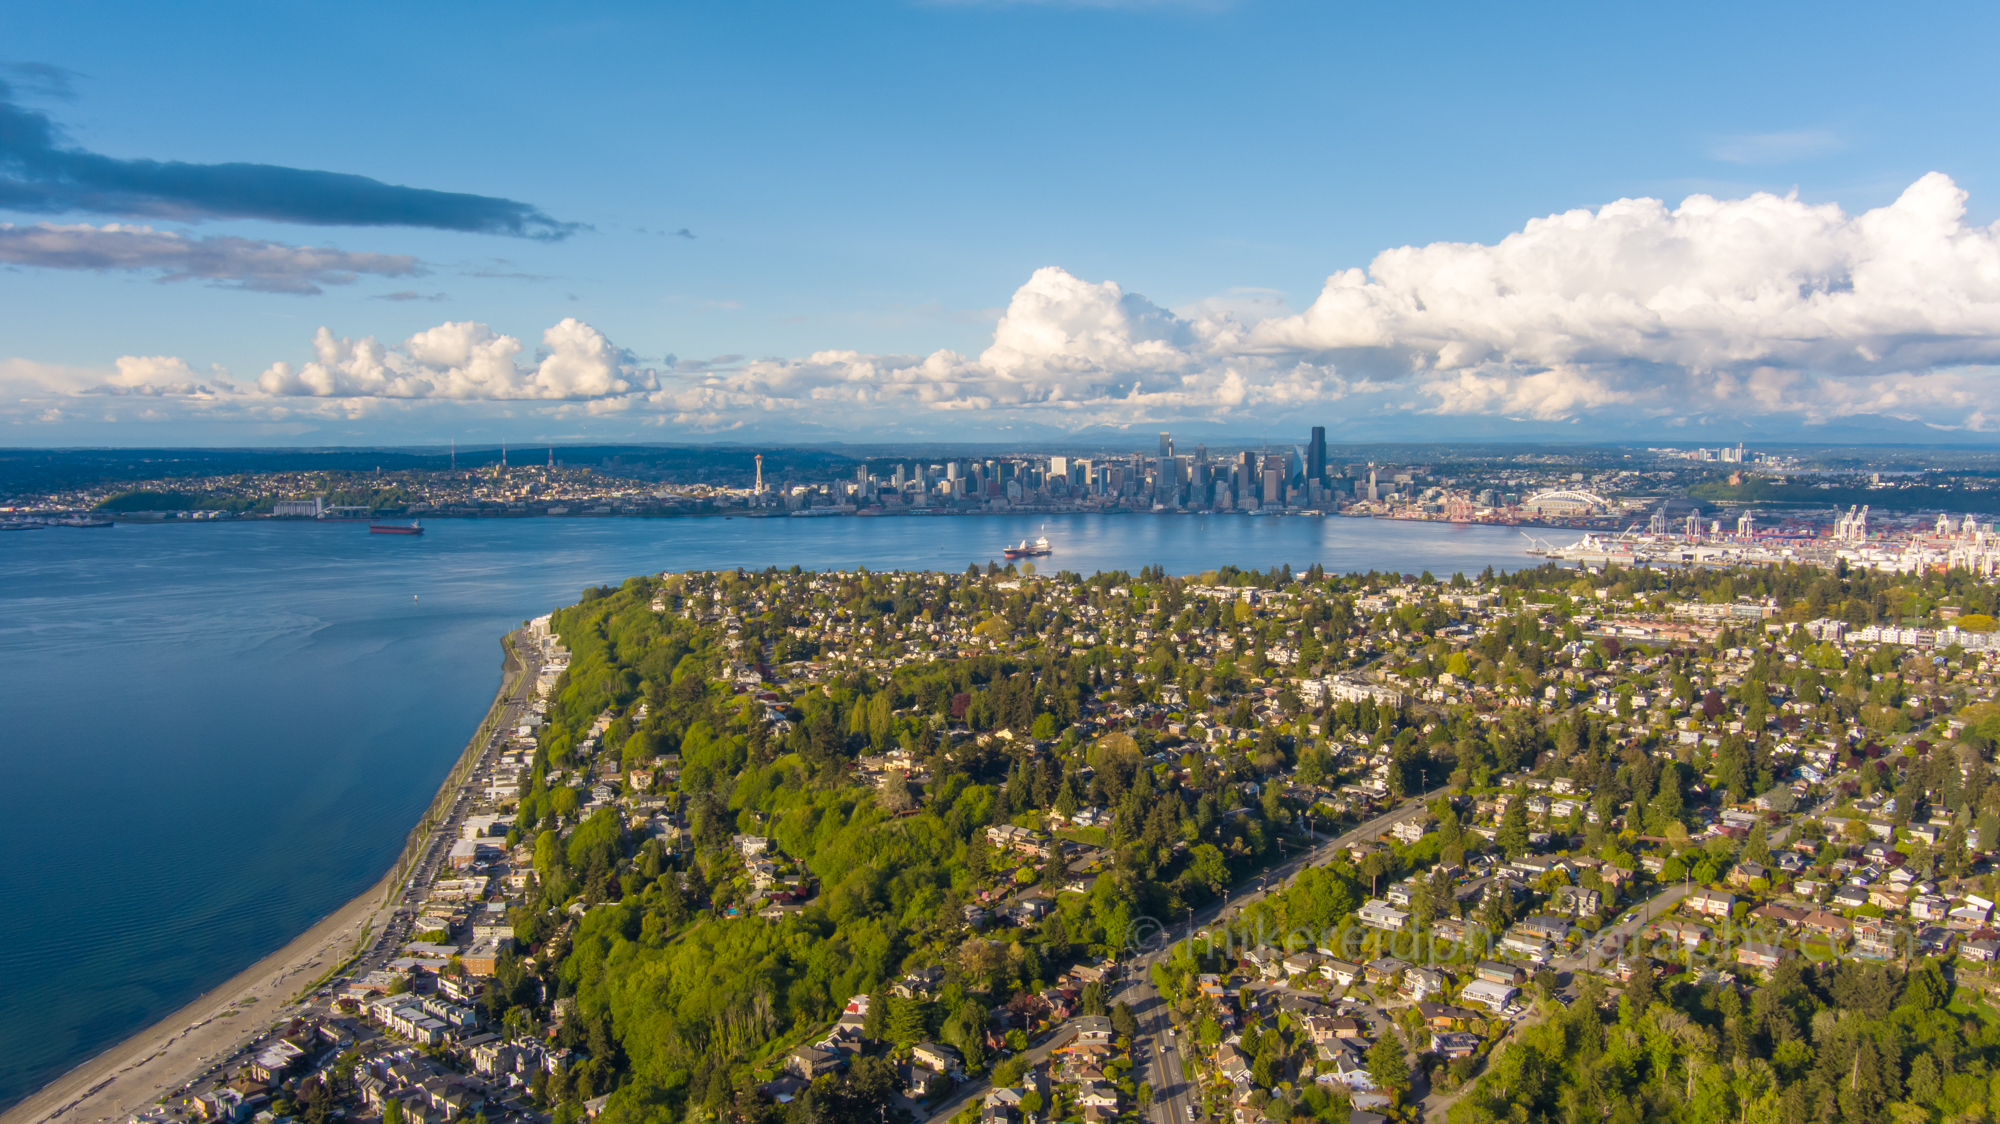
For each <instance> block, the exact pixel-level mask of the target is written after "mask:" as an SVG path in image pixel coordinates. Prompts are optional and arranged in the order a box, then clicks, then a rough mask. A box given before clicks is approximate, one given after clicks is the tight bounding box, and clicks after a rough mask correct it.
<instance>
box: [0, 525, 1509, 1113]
mask: <svg viewBox="0 0 2000 1124" xmlns="http://www.w3.org/2000/svg"><path fill="white" fill-rule="evenodd" d="M1044 525H1046V526H1047V528H1048V534H1049V537H1050V538H1051V539H1052V540H1053V541H1054V542H1055V545H1056V554H1055V556H1054V557H1052V558H1048V559H1044V560H1043V566H1044V568H1045V569H1055V568H1066V569H1072V570H1077V571H1079V572H1082V573H1085V574H1089V573H1091V572H1093V571H1095V570H1099V569H1126V570H1137V569H1138V568H1139V567H1141V566H1146V565H1149V564H1155V563H1157V564H1159V565H1162V566H1164V567H1166V569H1167V570H1168V572H1170V573H1194V572H1199V571H1201V570H1205V569H1212V568H1215V567H1217V566H1221V565H1224V564H1234V565H1238V566H1244V567H1256V568H1259V569H1265V568H1269V567H1271V566H1277V565H1281V564H1285V563H1290V564H1291V566H1292V568H1293V569H1295V570H1297V569H1303V568H1305V567H1306V566H1308V565H1311V564H1312V563H1315V562H1317V563H1320V564H1321V565H1324V566H1325V567H1327V569H1329V570H1332V571H1335V572H1345V571H1348V570H1356V569H1360V570H1366V569H1371V568H1372V569H1383V570H1399V571H1409V572H1418V571H1421V570H1424V569H1429V570H1431V571H1433V572H1435V573H1437V574H1439V575H1441V576H1442V575H1446V574H1449V573H1451V572H1452V571H1454V570H1463V571H1465V572H1467V573H1473V572H1476V571H1478V570H1480V569H1482V568H1484V567H1485V566H1486V565H1488V564H1489V563H1490V564H1493V565H1496V566H1500V567H1502V568H1508V567H1514V566H1519V565H1523V564H1525V562H1526V561H1527V559H1526V558H1525V557H1524V556H1523V555H1522V554H1521V553H1520V550H1521V547H1522V546H1523V545H1525V540H1523V539H1522V538H1521V536H1520V535H1519V534H1517V533H1516V532H1514V531H1510V530H1505V529H1501V528H1489V527H1455V526H1450V525H1447V524H1420V523H1392V522H1386V521H1371V520H1358V519H1324V520H1322V519H1250V518H1243V517H1240V516H1234V517H1201V516H1143V515H1142V516H1066V517H1054V518H1048V519H1046V520H1044V519H1041V518H1028V517H1021V518H1010V517H981V518H956V519H917V518H909V519H894V518H889V519H810V520H808V519H740V518H739V519H734V520H723V519H674V520H637V519H600V520H581V519H530V520H516V521H471V520H441V521H438V522H435V523H432V524H430V525H429V527H428V532H429V533H427V534H425V535H424V536H422V537H421V538H415V537H412V538H404V537H389V536H383V535H370V534H368V533H367V529H366V528H365V527H364V526H362V525H360V524H354V523H337V524H311V523H282V524H279V523H221V524H207V525H199V524H189V525H178V526H177V525H171V524H163V525H151V526H143V525H130V524H121V525H119V526H117V527H115V528H112V529H109V530H71V529H51V530H43V531H29V532H19V533H11V534H5V535H0V700H4V707H5V710H4V722H5V730H6V736H5V738H4V739H0V770H4V775H5V777H6V780H7V784H6V785H5V786H4V791H6V792H7V793H8V794H10V799H8V800H7V801H6V802H5V809H4V812H0V854H4V855H5V856H6V860H5V861H4V862H0V901H4V902H5V903H6V908H5V909H4V910H0V996H4V997H5V998H4V1001H0V1105H6V1104H8V1103H11V1102H13V1101H15V1100H17V1099H19V1098H20V1097H23V1096H25V1095H27V1094H28V1093H29V1092H31V1091H33V1090H34V1089H35V1088H36V1087H37V1086H39V1085H40V1084H42V1083H44V1082H46V1081H48V1080H50V1079H52V1078H54V1077H55V1076H56V1075H57V1074H59V1073H60V1072H61V1071H63V1070H64V1069H66V1068H68V1067H69V1066H71V1065H74V1064H76V1063H77V1062H79V1061H81V1060H83V1059H84V1058H86V1057H88V1056H90V1055H91V1054H93V1053H96V1052H97V1051H99V1050H101V1049H103V1048H105V1047H106V1046H109V1045H111V1044H112V1043H114V1042H116V1041H117V1040H119V1039H120V1038H123V1037H124V1036H126V1035H127V1034H129V1033H131V1032H132V1031H134V1030H136V1029H138V1028H140V1027H142V1026H145V1025H147V1024H149V1023H151V1022H153V1021H154V1020H156V1019H158V1018H160V1017H162V1016H163V1015H165V1014H166V1013H167V1012H169V1011H171V1010H173V1009H175V1008H176V1007H179V1006H180V1005H182V1004H184V1003H186V1002H187V1001H189V1000H190V999H192V998H193V997H194V996H196V995H198V994H199V993H201V992H203V991H205V990H207V989H208V988H211V987H214V986H215V985H217V984H219V983H221V982H222V981H224V980H226V979H227V978H229V977H230V976H232V975H234V974H235V973H236V972H238V971H241V970H242V969H243V968H244V967H246V966H248V965H249V964H250V963H252V962H254V961H255V960H257V959H258V958H259V957H262V956H264V955H265V954H267V953H269V952H271V951H272V950H274V949H276V948H277V947H279V946H280V945H283V944H284V943H285V942H286V941H288V940H290V939H291V938H292V937H294V936H296V935H297V934H298V933H299V932H301V931H303V930H304V929H306V928H307V927H309V926H310V925H311V924H312V923H313V922H315V921H316V920H318V919H319V918H320V917H322V916H324V915H325V914H327V913H329V912H331V911H332V910H333V909H335V908H338V907H339V906H340V905H341V904H343V903H345V902H346V901H347V900H349V899H350V898H352V897H353V896H354V895H355V894H357V893H359V892H361V891H362V890H363V889H364V888H366V887H367V886H368V885H370V884H371V883H373V882H374V881H375V880H376V879H377V878H379V877H380V876H381V874H382V872H383V871H384V870H385V869H386V868H387V866H388V864H389V862H390V861H391V860H392V859H393V858H394V857H395V854H396V852H397V850H398V849H399V848H400V846H401V844H402V841H403V838H404V835H405V833H406V832H407V831H408V830H409V827H410V825H411V824H412V823H414V822H415V820H416V818H417V816H418V815H419V814H420V813H421V811H422V809H423V807H424V805H425V804H426V803H427V802H428V801H429V800H430V797H431V795H432V794H433V792H434V791H435V790H436V788H437V785H438V784H439V783H440V782H441V780H442V779H443V777H444V773H445V771H446V769H447V768H449V767H450V764H451V762H452V761H453V759H454V758H455V757H456V756H457V754H458V751H459V750H460V749H461V748H462V747H463V745H464V742H465V739H466V738H467V737H468V736H470V734H471V732H472V730H473V728H474V727H475V726H476V725H477V723H478V721H479V718H480V716H481V714H482V713H483V711H484V708H485V706H486V704H487V702H488V701H489V700H490V699H491V698H492V695H493V692H494V690H495V688H496V687H497V686H498V683H499V675H500V648H499V643H498V641H499V637H500V636H501V634H502V633H504V632H505V631H506V630H507V629H508V628H510V627H512V626H515V625H518V624H519V623H520V622H521V621H522V620H523V619H525V618H528V617H532V616H536V615H539V614H541V613H543V612H546V611H548V610H549V609H551V608H555V607H557V606H559V605H563V604H568V603H570V602H572V601H574V600H575V599H576V596H577V593H578V591H579V590H581V589H582V588H583V587H584V586H585V585H590V584H596V583H599V582H606V581H611V582H616V581H619V580H622V579H624V578H626V577H628V576H630V575H632V574H637V573H645V572H649V571H658V570H668V569H702V568H710V567H723V566H729V567H734V566H739V565H740V566H747V567H753V568H761V567H764V566H767V565H775V566H780V567H788V566H791V565H794V564H796V565H800V566H804V567H807V568H809V569H827V568H852V567H854V566H857V565H866V566H868V567H869V568H870V569H876V570H882V569H917V568H943V569H951V570H961V569H963V568H964V567H965V566H966V564H967V563H970V562H978V563H980V564H982V565H983V564H984V563H985V562H987V561H988V560H989V559H994V558H997V557H998V556H999V547H1000V546H1001V544H1003V543H1007V542H1018V541H1019V540H1020V539H1022V538H1023V537H1033V536H1034V535H1035V534H1037V533H1038V532H1039V531H1040V529H1041V528H1042V527H1043V526H1044Z"/></svg>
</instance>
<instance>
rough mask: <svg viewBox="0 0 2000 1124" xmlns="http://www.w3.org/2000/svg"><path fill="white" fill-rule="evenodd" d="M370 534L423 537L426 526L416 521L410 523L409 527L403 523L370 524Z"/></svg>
mask: <svg viewBox="0 0 2000 1124" xmlns="http://www.w3.org/2000/svg"><path fill="white" fill-rule="evenodd" d="M368 533H369V534H371V535H421V534H423V533H424V525H423V524H422V523H419V522H417V521H415V520H412V521H410V523H409V524H407V525H405V524H402V523H370V524H368Z"/></svg>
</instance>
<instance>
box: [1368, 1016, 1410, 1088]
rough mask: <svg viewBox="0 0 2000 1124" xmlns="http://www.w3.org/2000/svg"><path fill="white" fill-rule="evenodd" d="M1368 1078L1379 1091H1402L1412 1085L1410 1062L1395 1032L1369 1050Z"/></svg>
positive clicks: (1384, 1036) (1385, 1036) (1384, 1035)
mask: <svg viewBox="0 0 2000 1124" xmlns="http://www.w3.org/2000/svg"><path fill="white" fill-rule="evenodd" d="M1368 1076H1369V1078H1370V1079H1372V1080H1373V1081H1374V1082H1375V1087H1376V1088H1378V1089H1402V1088H1404V1087H1405V1086H1407V1085H1408V1084H1409V1083H1410V1062H1409V1059H1408V1058H1405V1057H1404V1056H1403V1043H1402V1040H1401V1039H1400V1038H1399V1037H1397V1035H1396V1032H1395V1031H1393V1030H1391V1031H1389V1032H1387V1033H1385V1034H1383V1035H1382V1037H1381V1040H1380V1041H1378V1042H1376V1043H1375V1045H1373V1046H1370V1047H1369V1048H1368Z"/></svg>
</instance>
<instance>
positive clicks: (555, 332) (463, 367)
mask: <svg viewBox="0 0 2000 1124" xmlns="http://www.w3.org/2000/svg"><path fill="white" fill-rule="evenodd" d="M521 351H522V344H521V341H520V340H518V339H515V338H514V337H513V336H508V335H502V334H500V333H498V332H495V331H494V330H493V329H492V328H490V327H488V326H487V325H485V324H479V323H474V322H472V321H469V320H468V321H461V322H456V323H446V324H440V325H438V326H437V327H435V328H430V329H427V330H425V331H422V332H418V333H417V334H415V335H413V336H411V337H410V338H409V339H407V340H404V341H403V342H402V343H401V344H399V345H396V346H389V345H386V344H383V343H381V342H380V341H378V340H376V339H375V338H374V337H373V336H365V337H363V338H361V339H358V340H357V339H350V338H346V337H335V336H334V334H333V333H332V332H331V331H329V330H328V329H326V328H321V329H320V330H319V332H318V333H317V334H316V335H315V336H314V337H313V352H314V356H315V357H314V358H313V359H312V360H310V361H308V362H306V363H303V364H301V365H299V366H298V367H293V366H292V365H291V364H290V363H288V362H284V361H282V360H281V361H279V362H276V363H273V364H271V366H270V367H269V368H268V369H267V370H265V371H264V373H263V374H261V375H259V376H257V386H258V388H259V389H260V390H261V391H262V392H263V393H265V394H267V395H272V396H276V397H310V398H448V399H460V400H469V401H497V400H515V399H541V400H554V401H571V400H584V399H593V398H608V397H614V396H617V395H623V394H628V393H632V392H635V391H641V390H648V389H651V388H652V387H653V386H654V385H655V384H654V379H653V375H652V373H651V372H648V371H640V370H637V369H635V368H633V367H632V366H630V365H629V364H627V363H625V362H624V361H623V358H622V356H621V355H620V353H619V352H618V350H617V349H616V348H614V347H612V346H611V341H610V340H608V339H606V338H605V337H604V333H602V332H600V331H598V330H597V329H595V328H593V327H591V326H590V325H588V324H585V323H584V322H582V321H581V320H577V319H575V318H568V319H565V320H563V321H562V322H561V323H559V324H557V325H556V326H555V327H553V328H550V329H548V330H547V331H545V332H543V333H542V352H541V355H540V358H539V359H538V360H537V361H535V362H534V363H533V365H523V364H521V363H520V362H518V361H517V357H518V356H520V354H521Z"/></svg>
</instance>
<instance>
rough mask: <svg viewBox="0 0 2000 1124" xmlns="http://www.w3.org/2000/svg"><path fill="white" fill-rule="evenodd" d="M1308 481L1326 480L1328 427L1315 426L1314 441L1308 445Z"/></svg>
mask: <svg viewBox="0 0 2000 1124" xmlns="http://www.w3.org/2000/svg"><path fill="white" fill-rule="evenodd" d="M1306 479H1307V480H1317V481H1321V482H1324V481H1325V480H1326V427H1325V426H1323V425H1316V426H1313V435H1312V440H1311V441H1310V442H1308V443H1307V444H1306Z"/></svg>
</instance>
